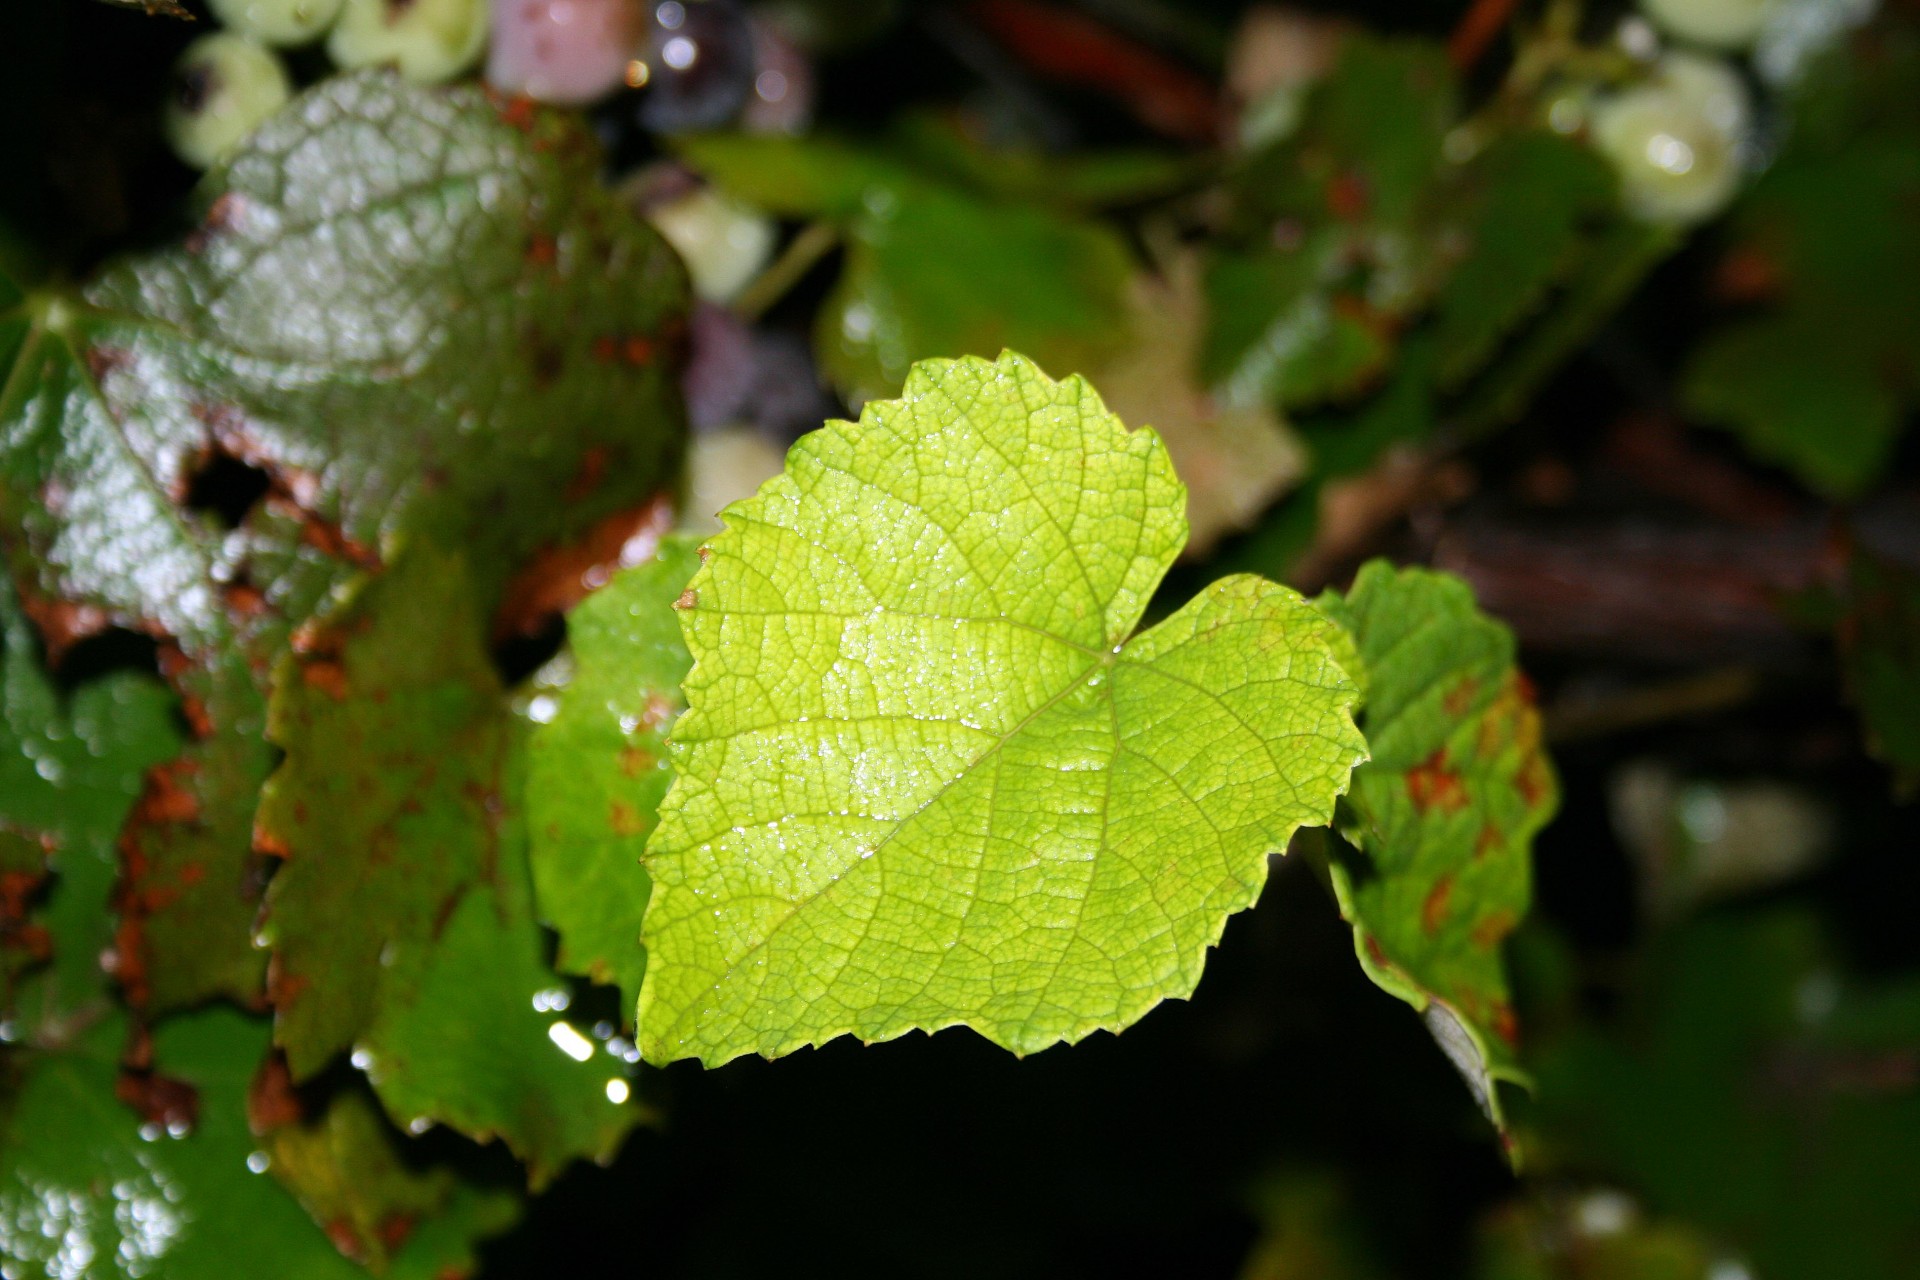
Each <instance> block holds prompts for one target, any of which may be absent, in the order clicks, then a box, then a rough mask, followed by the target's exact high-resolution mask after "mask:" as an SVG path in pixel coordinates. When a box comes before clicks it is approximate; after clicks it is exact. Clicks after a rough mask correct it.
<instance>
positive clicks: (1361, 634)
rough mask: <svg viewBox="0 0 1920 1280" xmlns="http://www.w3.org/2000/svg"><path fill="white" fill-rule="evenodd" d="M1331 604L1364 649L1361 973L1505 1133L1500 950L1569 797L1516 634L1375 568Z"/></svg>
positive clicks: (1348, 878) (1345, 865) (1350, 855)
mask: <svg viewBox="0 0 1920 1280" xmlns="http://www.w3.org/2000/svg"><path fill="white" fill-rule="evenodd" d="M1320 605H1321V607H1322V608H1323V609H1325V610H1326V611H1327V612H1328V613H1330V614H1332V615H1333V616H1334V617H1336V618H1338V619H1339V620H1340V621H1342V622H1343V623H1345V624H1346V626H1347V627H1348V628H1349V629H1350V630H1351V631H1352V633H1353V636H1354V640H1355V643H1356V645H1357V647H1358V651H1359V653H1358V663H1359V665H1360V666H1361V667H1362V668H1363V670H1364V675H1365V680H1366V696H1365V702H1364V703H1363V705H1362V710H1361V715H1360V723H1361V727H1362V729H1363V730H1364V732H1365V733H1366V735H1367V743H1368V745H1369V746H1370V747H1371V748H1372V751H1373V759H1372V761H1370V762H1369V763H1367V764H1364V765H1362V766H1361V767H1360V768H1359V769H1357V770H1355V772H1354V776H1353V790H1352V792H1351V793H1350V794H1349V796H1348V798H1347V802H1346V804H1345V805H1344V806H1343V817H1342V820H1341V822H1340V823H1339V826H1340V830H1341V833H1342V834H1343V835H1344V836H1346V837H1347V839H1348V840H1349V841H1351V842H1352V844H1353V846H1354V848H1353V849H1351V850H1347V851H1343V852H1342V854H1341V855H1340V856H1337V857H1335V858H1334V859H1333V860H1332V867H1331V870H1332V874H1333V883H1334V888H1335V891H1336V893H1337V894H1338V896H1339V899H1340V907H1341V911H1342V913H1343V914H1344V915H1345V916H1346V917H1347V919H1348V920H1349V921H1350V922H1351V923H1352V924H1353V931H1354V940H1355V944H1356V950H1357V951H1358V954H1359V956H1360V963H1361V965H1362V967H1364V968H1365V969H1366V971H1367V974H1368V976H1369V977H1371V978H1372V979H1373V980H1374V981H1375V982H1376V983H1378V984H1379V985H1380V986H1381V987H1382V988H1384V989H1385V990H1387V991H1389V992H1391V993H1392V994H1394V995H1397V996H1399V997H1400V998H1401V999H1403V1000H1405V1001H1406V1002H1407V1003H1409V1004H1411V1005H1412V1006H1413V1007H1414V1008H1415V1009H1418V1010H1420V1011H1421V1012H1422V1013H1423V1014H1424V1015H1425V1016H1426V1019H1427V1025H1428V1027H1429V1028H1430V1029H1431V1030H1432V1031H1433V1033H1434V1037H1435V1039H1437V1040H1438V1041H1439V1042H1440V1045H1441V1047H1442V1048H1443V1049H1444V1050H1446V1052H1447V1054H1448V1056H1449V1057H1451V1058H1452V1059H1453V1061H1454V1064H1455V1065H1456V1066H1458V1067H1459V1068H1460V1070H1461V1073H1462V1074H1463V1075H1464V1076H1465V1077H1466V1078H1467V1082H1468V1084H1469V1085H1470V1086H1471V1087H1472V1088H1473V1090H1474V1094H1475V1096H1476V1098H1477V1099H1478V1100H1479V1101H1480V1103H1481V1105H1482V1107H1483V1108H1485V1110H1486V1111H1487V1113H1488V1115H1489V1116H1490V1117H1491V1118H1492V1119H1493V1121H1494V1122H1495V1123H1496V1124H1502V1123H1503V1121H1502V1118H1501V1110H1500V1099H1499V1093H1498V1089H1497V1085H1496V1083H1495V1082H1496V1081H1499V1080H1509V1081H1514V1082H1524V1080H1525V1077H1524V1075H1523V1073H1522V1072H1521V1070H1520V1067H1519V1061H1518V1057H1517V1055H1516V1052H1515V1050H1516V1047H1517V1046H1516V1038H1517V1028H1516V1026H1515V1023H1514V1016H1513V1008H1512V1005H1511V1003H1510V1000H1509V996H1508V988H1507V977H1506V970H1505V968H1504V966H1503V964H1502V961H1501V955H1500V947H1501V943H1502V942H1503V941H1504V940H1505V938H1506V936H1507V935H1508V934H1509V933H1511V932H1512V931H1513V929H1514V927H1515V926H1516V925H1517V924H1518V923H1519V922H1520V919H1521V917H1522V916H1524V915H1525V914H1526V911H1527V907H1528V904H1529V902H1530V900H1531V896H1532V887H1531V886H1532V862H1531V856H1532V841H1533V837H1534V834H1535V833H1536V832H1538V831H1539V830H1540V828H1541V827H1542V826H1544V825H1545V824H1546V822H1547V820H1548V819H1549V818H1550V817H1552V816H1553V810H1554V807H1555V805H1556V804H1557V802H1558V787H1557V784H1556V782H1555V779H1554V774H1553V767H1552V765H1551V764H1550V762H1549V761H1548V759H1547V756H1546V753H1545V751H1544V750H1543V749H1542V747H1541V743H1540V716H1539V713H1538V712H1537V711H1536V710H1535V709H1534V705H1533V699H1532V694H1531V691H1530V689H1529V687H1528V685H1527V682H1526V677H1525V676H1523V675H1521V673H1520V672H1519V670H1518V668H1517V667H1516V666H1515V665H1514V642H1513V635H1512V633H1511V632H1509V631H1508V630H1507V628H1506V627H1504V626H1502V625H1501V624H1500V623H1498V622H1496V621H1494V620H1493V619H1491V618H1489V617H1487V616H1486V615H1485V614H1483V613H1481V612H1480V611H1479V609H1478V608H1476V607H1475V605H1474V601H1473V594H1472V592H1471V591H1470V590H1469V589H1468V588H1467V586H1466V584H1465V583H1463V582H1461V581H1460V580H1459V579H1457V578H1453V577H1450V576H1448V575H1446V574H1441V573H1433V572H1429V571H1427V570H1424V569H1395V568H1394V567H1393V566H1392V565H1389V564H1387V563H1386V562H1385V561H1378V560H1376V561H1374V562H1372V563H1370V564H1368V565H1367V566H1366V567H1365V568H1363V569H1362V570H1361V571H1360V574H1359V576H1358V577H1357V578H1356V579H1355V580H1354V584H1353V588H1352V590H1350V591H1349V592H1348V593H1347V594H1346V595H1345V596H1344V597H1343V596H1341V595H1339V594H1338V593H1335V592H1328V593H1327V594H1326V595H1325V596H1323V597H1322V598H1321V601H1320Z"/></svg>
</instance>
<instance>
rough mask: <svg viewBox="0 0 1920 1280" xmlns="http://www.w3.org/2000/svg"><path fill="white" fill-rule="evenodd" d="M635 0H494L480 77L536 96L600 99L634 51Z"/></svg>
mask: <svg viewBox="0 0 1920 1280" xmlns="http://www.w3.org/2000/svg"><path fill="white" fill-rule="evenodd" d="M642 41H643V36H642V19H641V15H640V0H493V40H492V44H491V46H490V52H489V53H488V55H487V82H488V83H489V84H491V85H493V87H494V88H496V89H500V90H503V91H505V92H507V93H524V94H526V95H527V96H528V97H529V98H534V99H537V100H539V101H541V102H558V103H567V104H575V103H584V102H592V101H594V100H595V99H596V98H603V97H605V96H606V95H607V94H609V93H611V92H613V90H615V89H617V88H619V87H620V85H621V84H623V83H624V82H625V80H626V78H627V66H628V64H629V63H631V62H633V61H634V60H635V59H636V58H638V57H639V56H640V52H641V44H642Z"/></svg>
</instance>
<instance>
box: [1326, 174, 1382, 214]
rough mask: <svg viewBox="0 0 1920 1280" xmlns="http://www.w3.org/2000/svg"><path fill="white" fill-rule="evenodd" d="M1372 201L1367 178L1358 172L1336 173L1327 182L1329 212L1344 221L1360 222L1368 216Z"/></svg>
mask: <svg viewBox="0 0 1920 1280" xmlns="http://www.w3.org/2000/svg"><path fill="white" fill-rule="evenodd" d="M1372 203H1373V196H1372V193H1371V192H1370V191H1369V190H1368V189H1367V180H1366V179H1365V178H1364V177H1362V176H1361V175H1359V174H1357V173H1354V172H1352V171H1348V172H1346V173H1341V174H1336V175H1335V176H1334V179H1333V181H1331V182H1329V183H1328V184H1327V212H1328V213H1330V214H1332V215H1333V216H1334V217H1336V218H1338V219H1340V220H1341V221H1342V222H1358V221H1359V220H1360V219H1361V218H1364V217H1366V216H1367V209H1368V207H1369V206H1370V205H1371V204H1372Z"/></svg>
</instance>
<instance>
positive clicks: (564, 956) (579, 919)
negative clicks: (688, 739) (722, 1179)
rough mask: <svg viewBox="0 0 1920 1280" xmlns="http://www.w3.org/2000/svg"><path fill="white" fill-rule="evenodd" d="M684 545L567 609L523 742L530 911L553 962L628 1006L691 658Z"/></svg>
mask: <svg viewBox="0 0 1920 1280" xmlns="http://www.w3.org/2000/svg"><path fill="white" fill-rule="evenodd" d="M695 550H696V543H695V542H694V541H692V540H691V539H687V538H669V539H666V540H665V541H663V542H662V543H661V545H660V551H659V553H658V554H657V555H656V556H655V557H654V559H653V560H651V561H649V562H648V563H646V564H643V565H638V566H636V567H634V568H631V569H626V570H623V571H621V572H620V573H618V574H616V575H615V576H614V578H613V580H612V581H611V582H609V583H608V584H607V585H606V586H605V587H603V588H601V589H600V590H599V591H597V592H595V593H594V594H593V595H591V596H589V597H588V598H587V599H586V600H585V601H583V602H582V603H581V604H580V606H579V607H578V608H576V609H575V610H574V611H573V612H572V613H571V614H570V615H568V618H567V639H568V643H569V646H570V648H571V651H572V678H571V679H570V680H569V681H568V682H567V685H566V687H565V689H563V690H560V691H558V692H557V693H553V694H539V695H536V700H537V699H539V698H545V699H546V700H547V706H546V707H544V708H543V709H542V710H541V711H540V713H539V714H538V715H536V717H535V719H536V720H541V721H545V723H544V724H543V726H542V727H541V728H539V729H537V730H536V731H535V732H534V734H533V739H532V742H531V744H530V746H529V747H528V764H527V820H528V825H529V827H530V828H531V832H532V843H531V853H530V858H531V861H532V866H533V884H534V891H535V895H536V897H537V899H538V902H539V907H540V916H541V918H542V919H543V920H545V921H546V922H547V923H548V924H549V925H551V926H552V927H553V928H554V930H555V931H556V932H558V933H559V935H560V953H559V956H558V957H557V958H556V962H555V963H556V965H557V967H558V968H559V969H560V970H561V971H562V972H564V973H576V974H580V975H581V976H583V977H587V978H591V979H593V981H595V982H600V983H605V984H607V985H610V986H617V987H619V988H620V995H621V1004H622V1008H623V1010H624V1016H625V1017H626V1018H627V1019H629V1020H630V1019H631V1018H632V1017H633V1008H634V1002H635V1001H636V1000H638V999H639V996H640V978H641V975H642V974H644V973H645V972H646V952H644V951H642V950H641V948H640V921H641V917H642V916H643V915H644V914H645V913H646V907H647V897H648V894H649V893H650V891H651V884H650V882H649V881H648V879H647V873H646V870H645V869H644V868H643V867H642V866H641V865H640V855H641V853H642V851H643V850H644V849H645V848H646V842H647V836H648V835H649V834H650V833H651V832H652V831H653V828H654V826H655V825H656V824H657V823H658V822H659V814H660V801H661V799H662V798H663V797H664V796H665V795H666V794H667V784H668V783H669V782H671V781H672V779H673V774H672V772H671V771H670V769H669V768H668V766H667V731H668V730H669V729H671V728H672V727H673V722H674V721H675V720H676V719H678V718H679V715H680V712H681V711H682V710H684V709H685V707H686V701H685V699H683V698H682V697H681V694H680V682H681V681H682V680H684V679H686V676H687V668H688V667H690V666H691V665H692V664H693V659H692V657H691V656H689V655H688V653H687V644H686V641H685V640H684V639H683V638H682V637H681V635H680V619H679V615H677V614H676V613H675V612H674V611H673V602H674V601H675V600H677V599H679V598H680V593H681V592H682V591H684V590H686V587H687V580H688V579H689V578H691V577H692V576H693V572H694V570H695V569H696V568H698V567H699V559H698V557H697V556H696V555H695Z"/></svg>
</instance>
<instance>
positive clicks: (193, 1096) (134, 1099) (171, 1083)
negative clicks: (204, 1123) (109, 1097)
mask: <svg viewBox="0 0 1920 1280" xmlns="http://www.w3.org/2000/svg"><path fill="white" fill-rule="evenodd" d="M113 1093H114V1096H115V1097H117V1098H118V1099H120V1101H122V1102H124V1103H126V1104H127V1105H128V1106H129V1107H132V1108H133V1110H134V1112H135V1113H136V1114H138V1115H139V1117H140V1119H141V1121H142V1122H143V1123H146V1124H157V1125H159V1126H160V1127H161V1128H163V1129H165V1130H166V1131H167V1132H168V1133H170V1134H175V1135H182V1134H185V1133H187V1132H189V1131H190V1130H192V1128H193V1126H194V1125H195V1124H197V1123H198V1122H199V1119H200V1092H199V1090H197V1089H195V1088H194V1087H193V1086H192V1085H190V1084H188V1083H187V1082H186V1081H184V1080H175V1079H172V1078H171V1077H168V1076H163V1075H161V1074H160V1073H158V1072H156V1071H122V1072H121V1073H120V1078H119V1079H118V1080H116V1081H114V1085H113Z"/></svg>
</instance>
